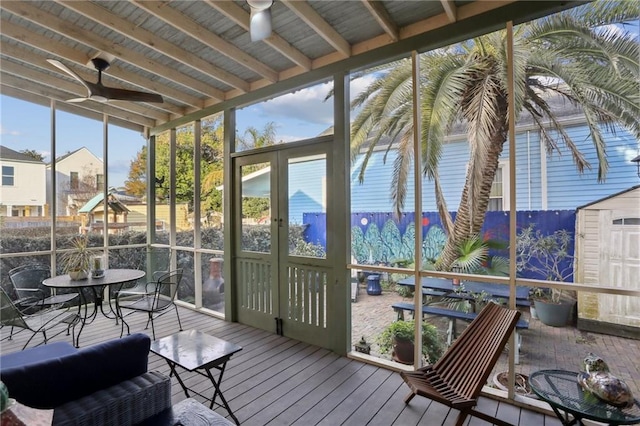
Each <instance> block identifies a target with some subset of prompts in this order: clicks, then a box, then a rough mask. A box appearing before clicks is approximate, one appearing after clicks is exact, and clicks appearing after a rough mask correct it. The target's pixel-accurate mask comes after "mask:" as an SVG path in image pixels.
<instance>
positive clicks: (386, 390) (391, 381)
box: [345, 373, 404, 424]
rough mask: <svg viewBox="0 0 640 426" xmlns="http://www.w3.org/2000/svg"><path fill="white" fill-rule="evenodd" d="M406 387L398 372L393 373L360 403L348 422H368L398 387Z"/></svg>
mask: <svg viewBox="0 0 640 426" xmlns="http://www.w3.org/2000/svg"><path fill="white" fill-rule="evenodd" d="M401 386H402V387H404V381H403V380H402V379H401V378H400V375H399V374H398V373H391V374H390V375H389V376H388V377H387V378H386V379H385V380H384V381H383V382H382V383H381V384H380V385H379V386H378V387H377V388H376V389H375V391H374V392H373V393H372V394H371V395H370V396H369V397H368V398H367V399H366V400H365V401H364V402H362V404H360V405H359V406H358V407H357V409H356V410H355V411H354V412H353V413H352V414H351V416H350V417H349V418H347V421H346V422H345V423H346V424H366V423H369V422H370V421H371V420H372V419H373V418H374V417H375V416H376V415H378V411H379V410H380V407H382V406H383V405H385V404H386V403H387V402H388V401H389V399H390V398H391V397H392V396H393V394H394V393H395V392H397V391H398V388H400V387H401Z"/></svg>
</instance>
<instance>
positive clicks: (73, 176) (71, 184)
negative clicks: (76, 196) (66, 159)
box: [69, 172, 80, 189]
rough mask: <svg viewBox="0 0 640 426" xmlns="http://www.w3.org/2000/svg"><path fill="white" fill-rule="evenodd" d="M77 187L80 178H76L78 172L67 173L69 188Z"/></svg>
mask: <svg viewBox="0 0 640 426" xmlns="http://www.w3.org/2000/svg"><path fill="white" fill-rule="evenodd" d="M79 187H80V177H79V176H78V172H71V173H69V188H70V189H78V188H79Z"/></svg>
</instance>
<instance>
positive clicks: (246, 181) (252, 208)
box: [240, 163, 271, 253]
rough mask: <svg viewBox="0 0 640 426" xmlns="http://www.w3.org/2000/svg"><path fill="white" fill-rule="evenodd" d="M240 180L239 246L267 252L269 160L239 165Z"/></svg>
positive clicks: (269, 244) (268, 249)
mask: <svg viewBox="0 0 640 426" xmlns="http://www.w3.org/2000/svg"><path fill="white" fill-rule="evenodd" d="M240 173H241V176H242V181H241V182H240V191H241V194H242V207H241V218H242V250H244V251H255V252H260V253H270V252H271V228H270V227H271V167H270V165H269V163H258V164H249V165H246V166H242V167H241V168H240Z"/></svg>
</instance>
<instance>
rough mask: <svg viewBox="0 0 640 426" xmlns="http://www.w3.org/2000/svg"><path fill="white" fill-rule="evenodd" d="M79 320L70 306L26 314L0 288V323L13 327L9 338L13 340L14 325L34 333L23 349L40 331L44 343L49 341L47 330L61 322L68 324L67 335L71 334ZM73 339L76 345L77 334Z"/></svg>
mask: <svg viewBox="0 0 640 426" xmlns="http://www.w3.org/2000/svg"><path fill="white" fill-rule="evenodd" d="M77 322H78V315H77V314H76V313H75V312H70V311H69V306H66V307H63V308H61V309H56V308H49V309H42V310H39V311H37V312H34V313H32V314H25V313H24V312H23V311H21V310H20V309H18V308H17V307H16V305H15V304H14V303H13V302H12V301H11V299H10V298H9V295H8V294H7V292H6V291H4V289H2V288H0V324H1V325H2V326H9V327H11V334H10V335H9V338H8V340H11V338H12V337H13V328H14V327H18V328H22V329H24V330H29V331H31V332H32V333H33V334H32V335H31V337H29V339H28V340H27V342H26V343H25V344H24V346H23V347H22V349H24V348H26V347H27V345H29V343H30V342H31V340H32V339H33V338H34V337H35V336H36V335H37V334H38V333H42V336H43V337H44V342H43V343H47V341H48V336H47V331H49V330H51V329H52V328H54V327H56V326H58V325H61V324H64V325H66V329H67V335H69V330H70V329H71V328H72V327H73V328H74V329H75V325H76V324H77ZM63 332H64V330H62V331H60V332H59V333H56V334H55V336H57V335H58V334H60V333H63ZM74 332H75V330H74ZM51 337H53V336H51ZM72 340H73V344H74V346H75V343H76V342H75V334H73V335H72Z"/></svg>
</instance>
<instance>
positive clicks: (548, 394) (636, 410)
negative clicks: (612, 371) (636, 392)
mask: <svg viewBox="0 0 640 426" xmlns="http://www.w3.org/2000/svg"><path fill="white" fill-rule="evenodd" d="M529 384H530V385H531V389H532V390H533V392H535V394H536V395H538V396H539V397H540V398H541V399H542V400H543V401H546V402H548V403H549V405H551V408H552V409H553V411H554V412H555V413H556V416H558V418H559V419H560V421H561V422H562V424H563V425H565V426H570V425H583V423H582V420H583V419H589V420H595V421H598V422H602V423H605V424H609V425H611V426H616V425H632V424H637V423H640V401H638V400H637V399H636V400H635V401H634V404H633V405H632V406H631V407H628V408H619V407H616V406H614V405H611V404H608V403H606V402H604V401H603V400H601V399H599V398H598V397H596V396H595V395H593V394H591V393H590V392H585V391H583V390H582V387H581V386H580V384H579V383H578V372H577V371H565V370H540V371H536V372H535V373H533V374H531V376H530V377H529ZM570 414H571V416H573V418H571V416H569V415H570Z"/></svg>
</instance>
